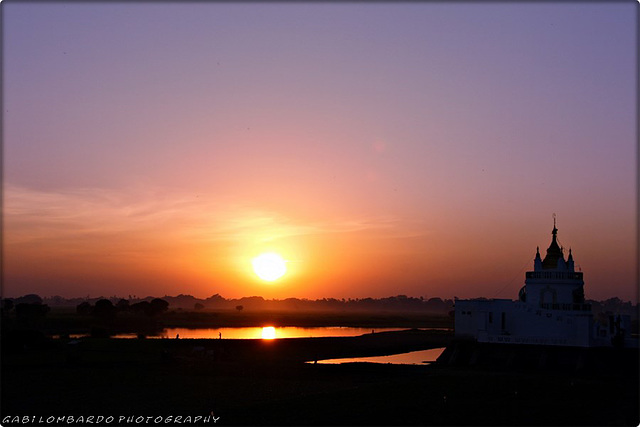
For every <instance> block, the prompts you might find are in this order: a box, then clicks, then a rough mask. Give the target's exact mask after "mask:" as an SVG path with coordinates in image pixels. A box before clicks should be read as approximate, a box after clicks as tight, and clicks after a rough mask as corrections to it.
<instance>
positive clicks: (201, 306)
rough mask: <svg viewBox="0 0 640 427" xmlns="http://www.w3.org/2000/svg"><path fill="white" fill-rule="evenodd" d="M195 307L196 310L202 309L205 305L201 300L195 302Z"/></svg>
mask: <svg viewBox="0 0 640 427" xmlns="http://www.w3.org/2000/svg"><path fill="white" fill-rule="evenodd" d="M193 308H194V309H196V310H202V309H203V308H204V305H202V304H200V303H199V302H197V303H195V304H194V305H193Z"/></svg>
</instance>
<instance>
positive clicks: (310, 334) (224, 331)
mask: <svg viewBox="0 0 640 427" xmlns="http://www.w3.org/2000/svg"><path fill="white" fill-rule="evenodd" d="M404 329H406V328H377V329H375V331H374V330H372V329H369V328H351V327H340V326H329V327H316V328H300V327H296V326H284V327H273V326H264V327H263V326H256V327H243V328H197V329H188V328H166V329H164V330H163V331H162V332H161V333H160V334H159V335H148V336H147V338H176V337H179V338H209V339H211V338H231V339H261V338H264V339H277V338H318V337H353V336H359V335H364V334H371V333H372V332H388V331H401V330H404ZM79 337H81V336H76V337H72V338H79ZM136 337H137V334H117V335H114V336H113V338H136Z"/></svg>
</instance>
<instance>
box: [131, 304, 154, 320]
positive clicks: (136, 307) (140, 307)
mask: <svg viewBox="0 0 640 427" xmlns="http://www.w3.org/2000/svg"><path fill="white" fill-rule="evenodd" d="M150 306H151V304H149V301H140V302H137V303H135V304H131V310H132V311H133V312H134V313H140V314H146V315H147V316H150V315H151V308H150Z"/></svg>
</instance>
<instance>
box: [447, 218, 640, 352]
mask: <svg viewBox="0 0 640 427" xmlns="http://www.w3.org/2000/svg"><path fill="white" fill-rule="evenodd" d="M557 233H558V229H557V228H556V225H555V221H554V224H553V231H552V235H553V239H552V241H551V245H550V246H549V248H548V249H547V254H546V256H545V257H544V259H542V258H541V257H540V250H539V248H538V249H537V251H536V257H535V259H534V261H533V271H528V272H527V273H526V276H525V277H526V278H525V285H524V287H523V288H522V289H521V290H520V295H519V299H518V301H512V300H507V299H491V300H487V299H471V300H456V302H455V334H456V337H457V338H473V339H475V340H477V341H478V342H488V343H508V344H540V345H560V346H574V347H610V346H613V345H620V346H637V343H635V342H634V341H632V340H631V339H630V338H629V337H630V334H629V331H630V327H631V321H630V317H629V316H620V315H604V314H603V315H598V316H594V315H593V313H592V312H591V305H590V304H585V302H584V289H583V286H584V281H583V280H582V272H577V271H575V267H574V261H573V255H572V253H571V249H569V255H568V257H567V259H566V260H565V258H564V250H563V248H561V247H560V246H559V245H558V241H557V238H556V236H557Z"/></svg>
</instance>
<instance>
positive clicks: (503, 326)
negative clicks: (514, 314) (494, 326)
mask: <svg viewBox="0 0 640 427" xmlns="http://www.w3.org/2000/svg"><path fill="white" fill-rule="evenodd" d="M501 323H502V329H506V328H507V313H505V312H504V311H503V312H502V322H501Z"/></svg>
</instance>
